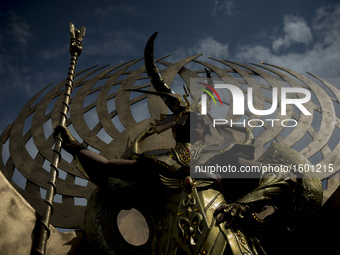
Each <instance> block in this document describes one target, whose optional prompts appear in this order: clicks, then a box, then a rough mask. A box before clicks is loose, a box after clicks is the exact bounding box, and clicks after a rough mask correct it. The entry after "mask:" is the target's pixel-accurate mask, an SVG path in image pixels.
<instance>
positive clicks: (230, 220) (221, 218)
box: [214, 203, 251, 228]
mask: <svg viewBox="0 0 340 255" xmlns="http://www.w3.org/2000/svg"><path fill="white" fill-rule="evenodd" d="M250 209H251V206H250V205H246V204H241V203H232V204H222V205H220V206H219V207H218V208H217V209H216V210H215V212H214V216H215V217H216V224H217V225H218V224H221V223H222V222H225V223H226V226H225V227H226V228H229V227H231V225H233V224H237V223H238V222H239V221H240V220H242V219H244V217H245V216H247V215H248V214H251V210H250Z"/></svg>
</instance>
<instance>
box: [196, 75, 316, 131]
mask: <svg viewBox="0 0 340 255" xmlns="http://www.w3.org/2000/svg"><path fill="white" fill-rule="evenodd" d="M201 80H203V79H201ZM205 81H206V80H205ZM208 83H210V84H207V82H201V81H199V82H196V84H199V85H201V86H199V87H197V86H196V88H198V89H200V90H201V91H203V93H202V94H201V95H200V106H201V109H200V110H201V114H202V115H207V114H208V107H209V104H210V102H211V101H212V102H214V105H215V106H218V104H217V102H216V99H215V97H214V95H216V97H217V99H218V100H219V103H220V106H223V102H225V101H228V102H230V104H231V106H232V115H233V116H243V115H245V114H246V108H245V107H247V111H249V112H250V113H251V114H253V115H256V116H258V118H256V119H248V120H247V121H246V120H245V119H243V120H241V121H233V120H232V119H225V118H213V120H212V121H213V126H214V127H216V126H217V125H227V124H228V125H230V126H233V125H239V126H243V127H262V126H263V125H264V123H265V122H268V123H269V125H270V126H271V127H274V126H275V125H281V126H283V127H295V126H297V125H298V122H297V120H295V119H293V118H287V119H283V120H282V119H275V118H265V117H266V116H269V115H271V114H273V113H275V112H276V111H278V110H280V111H279V113H280V115H281V116H286V115H287V106H289V105H291V106H292V107H295V109H297V110H298V111H300V112H301V113H302V114H304V115H312V114H311V113H310V112H309V111H308V109H307V108H306V107H305V106H304V104H305V103H307V102H309V101H310V100H311V92H310V91H309V90H308V89H306V88H300V87H284V86H282V87H272V88H271V93H270V94H271V95H270V98H271V106H270V108H269V109H257V108H256V106H255V104H254V101H255V97H256V93H254V89H253V87H251V86H248V87H247V88H246V94H247V97H245V93H244V92H243V91H242V89H241V88H240V87H238V86H236V85H233V84H225V83H215V82H211V81H210V82H208ZM202 86H203V88H202ZM216 89H218V90H219V91H222V92H223V90H227V91H228V93H229V95H230V97H229V100H224V98H223V96H221V95H220V94H221V92H220V93H218V92H217V90H216ZM223 94H225V93H223ZM297 95H299V96H297ZM208 96H209V97H208ZM227 113H228V112H224V113H223V112H222V114H223V116H226V115H227ZM222 114H220V115H222ZM261 116H264V118H263V119H262V118H261Z"/></svg>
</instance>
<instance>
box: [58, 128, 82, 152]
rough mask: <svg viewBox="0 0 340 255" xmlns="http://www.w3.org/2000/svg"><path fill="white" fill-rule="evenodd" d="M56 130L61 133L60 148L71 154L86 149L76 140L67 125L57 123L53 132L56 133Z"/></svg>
mask: <svg viewBox="0 0 340 255" xmlns="http://www.w3.org/2000/svg"><path fill="white" fill-rule="evenodd" d="M58 132H60V134H61V138H62V140H63V142H62V146H61V147H62V148H63V149H64V150H66V151H67V152H68V153H70V154H71V155H73V156H75V155H76V154H77V153H78V152H79V151H81V150H83V149H86V148H85V147H84V146H83V145H82V144H81V143H80V142H78V141H77V140H76V139H75V138H74V137H73V136H72V134H71V132H70V131H69V130H68V128H67V127H64V126H61V125H58V126H57V127H56V128H55V131H54V134H55V135H57V134H58Z"/></svg>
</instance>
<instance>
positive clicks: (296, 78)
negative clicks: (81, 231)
mask: <svg viewBox="0 0 340 255" xmlns="http://www.w3.org/2000/svg"><path fill="white" fill-rule="evenodd" d="M199 56H200V55H196V56H192V57H189V58H185V59H183V60H181V61H178V62H176V63H171V62H167V61H165V60H164V58H162V59H159V60H158V61H157V62H158V64H161V65H162V66H164V68H160V71H161V74H162V77H163V78H164V80H165V82H166V83H167V84H169V85H170V84H171V86H172V87H174V86H177V85H179V86H181V85H182V84H183V83H185V84H187V85H188V86H190V79H191V78H202V77H205V71H204V67H207V68H210V69H211V70H212V71H213V73H214V75H216V76H215V77H219V78H221V79H222V80H223V79H224V78H236V80H237V81H238V82H237V84H235V85H237V86H239V87H240V88H241V89H242V90H243V91H244V93H246V89H245V87H246V86H252V87H253V89H254V92H255V93H256V96H255V101H254V106H255V107H256V109H264V108H265V107H266V104H271V102H272V101H271V100H272V99H271V98H270V97H268V96H267V93H266V91H270V90H271V89H272V87H283V86H291V87H301V86H302V87H305V88H308V89H310V91H311V92H312V99H313V100H311V101H310V102H308V103H306V104H305V107H306V108H307V109H308V110H309V111H310V112H311V113H313V116H306V115H301V114H299V112H298V111H294V109H293V108H288V112H287V114H288V115H289V116H281V115H280V114H279V112H280V111H279V110H278V111H276V116H275V119H279V120H283V119H287V118H293V119H295V120H296V121H298V123H299V124H298V125H297V126H296V127H295V128H290V129H289V132H288V131H287V128H284V127H271V126H270V125H269V124H268V123H266V124H265V125H264V126H263V127H262V128H261V129H256V130H255V129H254V130H253V131H254V134H255V138H256V143H255V147H256V157H258V156H259V155H261V154H262V153H263V152H264V151H265V149H266V148H267V147H268V146H269V144H270V143H271V142H273V141H275V142H279V143H283V144H286V145H287V146H289V147H294V146H295V147H294V148H295V149H298V150H299V151H300V152H301V154H302V155H304V156H305V157H306V158H309V159H310V160H312V163H314V164H316V163H318V164H321V165H328V164H333V165H334V167H335V169H334V171H333V172H323V173H320V178H321V179H322V180H324V184H325V185H324V186H325V187H324V188H325V191H324V202H325V201H326V199H327V198H328V197H330V196H331V194H332V193H333V192H334V191H335V190H336V189H337V187H338V186H339V170H340V169H339V166H340V158H339V157H338V156H337V155H339V153H340V143H339V141H337V140H338V136H337V135H339V129H340V119H339V118H338V117H337V114H336V113H337V112H336V109H339V107H340V91H339V90H338V89H337V88H336V87H334V86H333V85H331V84H329V83H328V82H326V81H324V80H322V79H320V78H318V77H316V76H314V77H311V78H307V77H306V76H303V75H301V74H298V73H296V72H294V71H291V70H288V69H285V68H282V67H278V66H273V65H266V64H264V65H244V64H239V63H235V62H230V61H224V60H216V59H213V61H209V62H202V61H199V60H197V58H198V57H199ZM141 60H142V59H138V60H135V61H130V62H126V63H123V64H120V65H117V66H114V67H107V66H104V67H100V68H97V67H92V68H89V69H86V70H84V71H82V72H79V73H78V74H77V75H76V77H75V80H74V91H73V93H72V102H71V105H70V114H69V116H68V126H69V128H70V130H71V132H73V133H74V135H75V136H76V137H77V138H78V139H81V140H82V143H83V145H84V146H88V148H90V149H95V150H97V151H98V152H100V153H101V154H102V155H103V156H105V157H107V158H122V157H123V158H126V157H129V156H130V155H131V151H130V147H131V143H132V141H133V139H135V138H136V137H137V136H138V135H139V134H140V133H141V132H142V131H143V130H145V128H147V127H148V126H149V123H150V122H153V120H154V119H158V118H159V115H160V114H161V113H167V112H168V109H167V107H166V106H165V104H164V103H163V101H162V100H160V99H159V98H158V97H157V96H153V95H146V94H140V93H136V92H130V91H129V92H128V91H126V90H127V89H132V88H133V89H150V90H151V89H152V88H151V87H150V85H151V84H150V81H149V79H148V76H147V74H146V73H145V67H144V65H140V63H141V62H140V61H141ZM138 64H139V66H138ZM188 64H189V65H188ZM136 66H137V67H136ZM188 66H190V69H189V68H188ZM179 78H180V79H181V80H180V79H179ZM179 80H180V82H179ZM65 82H66V80H64V81H62V82H60V83H59V84H58V85H56V86H54V87H53V86H51V85H50V86H48V87H46V88H45V89H43V90H42V91H40V92H39V93H38V94H36V95H35V96H34V97H33V98H32V99H31V100H30V101H29V102H28V103H27V104H26V105H25V107H24V108H23V109H22V110H21V112H20V113H19V115H18V117H17V119H16V120H15V121H14V123H13V124H11V125H9V126H8V128H7V129H6V130H5V131H4V132H3V133H2V134H1V136H0V154H1V155H2V157H0V170H1V171H2V172H3V174H4V175H5V176H6V178H7V179H8V180H9V181H10V182H11V184H12V185H13V186H14V187H15V188H16V189H17V190H18V191H19V193H20V194H21V195H22V196H23V197H24V198H25V199H26V200H27V201H28V202H29V203H30V204H31V205H32V206H33V207H34V208H35V209H36V211H37V212H38V213H39V214H41V213H42V210H43V199H42V196H43V194H44V190H45V189H46V188H47V181H48V180H49V172H48V171H49V170H47V169H48V168H47V167H46V165H49V164H50V162H51V159H52V155H53V150H52V148H53V144H54V141H55V140H54V135H53V130H54V128H55V126H56V125H57V124H58V119H59V111H60V105H61V101H62V95H63V93H64V90H65V88H64V85H65ZM179 83H180V84H179ZM175 90H176V89H175ZM223 103H224V104H227V105H228V106H229V112H228V113H227V114H226V118H227V119H228V118H229V119H234V120H235V121H237V120H238V119H239V118H240V117H238V118H236V117H235V116H232V104H231V102H223ZM279 107H280V106H279ZM338 114H339V113H338ZM255 117H256V118H259V117H258V116H253V115H252V114H251V113H250V112H246V115H245V116H243V118H246V119H249V118H255ZM167 132H171V131H167ZM167 132H165V133H163V134H160V135H158V136H156V137H152V138H148V139H149V140H145V142H144V144H143V148H142V149H143V150H147V149H150V148H154V146H156V147H157V148H166V147H170V146H171V145H172V143H173V140H172V136H171V135H168V134H169V133H167ZM335 137H336V138H335ZM155 139H156V140H155ZM335 139H337V140H335ZM155 141H157V142H155ZM62 155H63V159H62V160H61V161H60V163H59V169H60V174H59V178H58V180H57V183H56V186H57V199H55V200H58V199H59V201H55V202H54V213H53V216H52V219H51V224H52V225H53V226H55V227H62V228H82V227H83V217H84V212H85V207H86V206H85V203H82V204H81V203H80V204H79V203H78V202H77V201H78V200H79V199H82V200H83V201H84V200H85V199H86V200H87V199H89V198H90V195H91V193H92V192H93V190H94V188H95V185H94V184H92V183H91V182H89V181H86V180H85V179H84V176H83V175H82V174H81V173H80V172H79V171H78V170H77V169H76V168H77V166H76V161H75V160H74V159H73V158H72V157H70V155H67V154H66V152H62ZM98 171H100V169H98ZM14 175H19V176H21V179H23V180H24V184H23V185H20V186H21V187H20V186H19V185H17V184H16V183H15V181H14V180H13V176H14Z"/></svg>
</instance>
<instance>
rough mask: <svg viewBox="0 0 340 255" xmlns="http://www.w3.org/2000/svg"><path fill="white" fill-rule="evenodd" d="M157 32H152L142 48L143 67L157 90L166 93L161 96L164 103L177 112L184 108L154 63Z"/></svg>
mask: <svg viewBox="0 0 340 255" xmlns="http://www.w3.org/2000/svg"><path fill="white" fill-rule="evenodd" d="M157 34H158V32H156V33H154V34H153V35H152V36H151V37H150V38H149V40H148V42H147V43H146V46H145V50H144V61H145V69H146V72H147V74H148V76H149V79H150V81H151V84H152V85H153V87H154V88H155V90H156V91H157V92H161V93H166V94H168V96H167V97H162V96H161V97H162V99H163V101H164V102H165V104H166V105H167V106H168V108H169V109H170V110H171V111H172V112H173V113H179V112H181V111H183V110H184V109H185V106H184V105H182V104H181V101H180V100H179V96H178V95H177V94H176V93H175V91H173V90H172V89H171V88H170V86H168V85H167V84H166V83H165V82H164V80H163V78H162V76H161V75H160V73H159V70H158V68H157V67H156V64H155V56H154V42H155V39H156V37H157Z"/></svg>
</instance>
